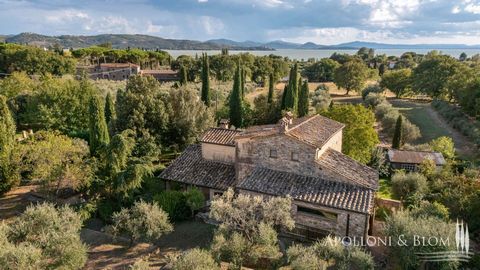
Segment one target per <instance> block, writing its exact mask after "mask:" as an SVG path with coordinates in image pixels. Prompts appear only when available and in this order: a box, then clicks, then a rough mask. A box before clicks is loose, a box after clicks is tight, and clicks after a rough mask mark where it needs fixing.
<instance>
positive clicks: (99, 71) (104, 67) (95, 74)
mask: <svg viewBox="0 0 480 270" xmlns="http://www.w3.org/2000/svg"><path fill="white" fill-rule="evenodd" d="M83 72H86V73H87V74H88V76H89V77H90V78H91V79H93V80H96V79H107V80H113V81H123V80H128V78H130V76H133V75H142V76H153V77H154V78H155V79H157V80H158V81H159V82H169V81H178V80H179V79H180V77H179V76H178V72H177V71H174V70H170V69H166V70H142V69H141V68H140V66H139V65H136V64H131V63H100V64H98V65H90V66H79V67H78V68H77V74H78V75H81V74H82V73H83Z"/></svg>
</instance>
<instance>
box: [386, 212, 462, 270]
mask: <svg viewBox="0 0 480 270" xmlns="http://www.w3.org/2000/svg"><path fill="white" fill-rule="evenodd" d="M384 232H385V236H389V237H391V238H392V242H393V243H399V242H398V241H399V239H400V238H401V239H402V240H404V241H405V243H406V244H405V245H403V244H402V245H392V246H391V247H390V253H391V254H390V256H395V257H396V258H398V260H397V261H398V263H399V264H400V268H399V269H419V268H420V265H421V264H422V261H421V260H420V258H419V256H418V253H430V252H450V251H455V250H456V247H455V241H452V240H450V241H449V242H447V244H446V245H441V244H438V245H414V239H415V237H417V239H418V237H420V239H422V238H423V237H425V239H429V238H437V239H440V238H442V239H446V238H447V237H448V238H449V239H455V226H454V225H453V224H449V223H447V222H445V221H443V220H440V219H438V218H435V217H415V216H413V215H412V214H411V213H410V212H409V211H397V212H394V213H393V214H392V215H391V216H390V217H388V218H387V221H386V222H385V230H384ZM429 268H431V269H458V261H453V260H452V261H439V262H429Z"/></svg>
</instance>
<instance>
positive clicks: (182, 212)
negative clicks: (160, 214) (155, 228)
mask: <svg viewBox="0 0 480 270" xmlns="http://www.w3.org/2000/svg"><path fill="white" fill-rule="evenodd" d="M153 201H154V202H156V203H157V204H158V205H159V206H160V207H161V208H162V209H163V211H165V212H167V214H168V216H169V217H170V219H171V220H172V221H181V220H186V219H188V218H189V217H190V213H191V212H190V209H189V207H188V205H187V198H186V197H185V193H184V192H182V191H176V190H169V191H163V192H161V193H160V194H157V195H155V196H153Z"/></svg>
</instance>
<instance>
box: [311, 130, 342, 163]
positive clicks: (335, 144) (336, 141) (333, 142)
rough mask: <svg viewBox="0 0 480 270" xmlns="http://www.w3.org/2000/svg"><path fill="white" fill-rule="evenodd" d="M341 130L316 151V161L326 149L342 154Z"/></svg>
mask: <svg viewBox="0 0 480 270" xmlns="http://www.w3.org/2000/svg"><path fill="white" fill-rule="evenodd" d="M342 139H343V130H339V131H338V132H337V133H335V134H334V135H333V136H332V137H331V138H330V139H329V140H328V141H327V142H326V143H325V144H324V145H323V146H322V148H320V149H317V159H318V158H320V157H321V156H322V154H323V153H324V152H325V151H326V150H327V149H328V148H332V149H333V150H336V151H338V152H342Z"/></svg>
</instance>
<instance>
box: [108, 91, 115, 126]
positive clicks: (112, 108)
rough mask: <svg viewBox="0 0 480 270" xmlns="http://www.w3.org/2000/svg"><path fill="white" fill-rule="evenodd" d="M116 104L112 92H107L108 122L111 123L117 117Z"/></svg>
mask: <svg viewBox="0 0 480 270" xmlns="http://www.w3.org/2000/svg"><path fill="white" fill-rule="evenodd" d="M116 117H117V116H116V113H115V105H114V104H113V98H112V95H111V94H110V93H108V94H107V97H106V98H105V121H106V122H107V124H110V122H111V121H112V120H115V118H116Z"/></svg>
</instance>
